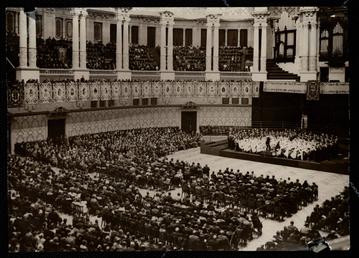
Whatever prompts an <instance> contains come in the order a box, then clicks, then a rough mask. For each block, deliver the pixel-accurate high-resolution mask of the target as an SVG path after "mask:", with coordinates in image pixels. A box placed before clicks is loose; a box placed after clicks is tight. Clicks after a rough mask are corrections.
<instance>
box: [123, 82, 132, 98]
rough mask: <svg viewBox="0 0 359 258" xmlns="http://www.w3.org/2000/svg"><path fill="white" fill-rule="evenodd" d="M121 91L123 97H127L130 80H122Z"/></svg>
mask: <svg viewBox="0 0 359 258" xmlns="http://www.w3.org/2000/svg"><path fill="white" fill-rule="evenodd" d="M121 87H122V90H121V93H122V96H123V97H124V98H128V97H129V96H130V95H131V88H130V82H122V83H121Z"/></svg>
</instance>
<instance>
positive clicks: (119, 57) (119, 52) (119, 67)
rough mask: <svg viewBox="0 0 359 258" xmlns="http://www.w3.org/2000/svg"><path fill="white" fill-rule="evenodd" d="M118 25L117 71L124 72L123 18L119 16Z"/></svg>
mask: <svg viewBox="0 0 359 258" xmlns="http://www.w3.org/2000/svg"><path fill="white" fill-rule="evenodd" d="M116 18H117V25H116V70H117V71H120V70H122V17H121V16H120V15H119V14H117V17H116Z"/></svg>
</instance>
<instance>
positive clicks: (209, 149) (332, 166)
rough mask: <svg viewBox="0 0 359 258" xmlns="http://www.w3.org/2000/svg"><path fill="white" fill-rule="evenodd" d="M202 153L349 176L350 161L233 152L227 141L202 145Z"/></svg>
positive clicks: (203, 143)
mask: <svg viewBox="0 0 359 258" xmlns="http://www.w3.org/2000/svg"><path fill="white" fill-rule="evenodd" d="M201 153H204V154H210V155H216V156H221V157H227V158H234V159H242V160H251V161H256V162H263V163H270V164H276V165H283V166H289V167H296V168H303V169H311V170H318V171H325V172H332V173H339V174H349V160H348V159H336V160H331V161H328V160H327V161H322V162H314V161H307V160H293V159H286V158H279V157H273V156H271V155H268V154H265V153H263V154H254V153H246V152H240V151H235V150H231V149H229V148H228V142H227V140H218V141H210V142H202V143H201Z"/></svg>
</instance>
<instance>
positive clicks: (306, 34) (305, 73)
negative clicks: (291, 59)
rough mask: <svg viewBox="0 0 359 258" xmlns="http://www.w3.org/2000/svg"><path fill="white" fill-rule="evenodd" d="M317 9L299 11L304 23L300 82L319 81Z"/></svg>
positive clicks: (303, 8) (304, 8)
mask: <svg viewBox="0 0 359 258" xmlns="http://www.w3.org/2000/svg"><path fill="white" fill-rule="evenodd" d="M318 10H319V9H318V8H317V7H301V8H300V9H299V13H300V19H301V22H302V34H301V36H302V39H301V40H300V42H301V43H302V44H301V49H300V60H301V62H300V63H301V69H300V81H302V82H305V81H308V80H316V79H317V12H318Z"/></svg>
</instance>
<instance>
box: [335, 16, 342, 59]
mask: <svg viewBox="0 0 359 258" xmlns="http://www.w3.org/2000/svg"><path fill="white" fill-rule="evenodd" d="M333 55H334V56H342V55H343V28H342V26H340V24H339V22H337V24H336V25H335V27H334V29H333Z"/></svg>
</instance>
